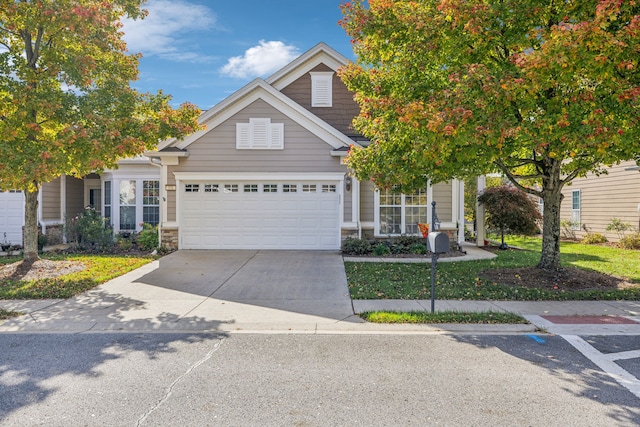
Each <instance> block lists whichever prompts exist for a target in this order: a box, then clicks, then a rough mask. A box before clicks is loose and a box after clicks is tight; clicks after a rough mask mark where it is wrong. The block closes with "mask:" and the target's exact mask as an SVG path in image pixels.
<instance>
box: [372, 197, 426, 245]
mask: <svg viewBox="0 0 640 427" xmlns="http://www.w3.org/2000/svg"><path fill="white" fill-rule="evenodd" d="M377 193H378V209H377V216H378V221H377V222H378V230H377V231H378V233H377V234H379V235H400V234H419V229H418V223H424V222H427V192H426V190H424V189H421V190H418V191H417V192H416V193H413V194H400V193H394V192H393V189H388V190H384V189H383V190H379V191H378V192H377Z"/></svg>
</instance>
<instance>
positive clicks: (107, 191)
mask: <svg viewBox="0 0 640 427" xmlns="http://www.w3.org/2000/svg"><path fill="white" fill-rule="evenodd" d="M104 217H105V218H111V181H105V182H104Z"/></svg>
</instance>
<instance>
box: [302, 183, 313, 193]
mask: <svg viewBox="0 0 640 427" xmlns="http://www.w3.org/2000/svg"><path fill="white" fill-rule="evenodd" d="M302 192H303V193H315V192H316V185H315V184H302Z"/></svg>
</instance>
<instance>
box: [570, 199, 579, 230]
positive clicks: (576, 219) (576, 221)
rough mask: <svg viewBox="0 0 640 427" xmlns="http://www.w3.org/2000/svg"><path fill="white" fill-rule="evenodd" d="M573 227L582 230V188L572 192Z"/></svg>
mask: <svg viewBox="0 0 640 427" xmlns="http://www.w3.org/2000/svg"><path fill="white" fill-rule="evenodd" d="M571 229H572V230H580V190H573V191H572V192H571Z"/></svg>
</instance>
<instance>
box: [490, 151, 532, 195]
mask: <svg viewBox="0 0 640 427" xmlns="http://www.w3.org/2000/svg"><path fill="white" fill-rule="evenodd" d="M495 163H496V165H497V166H498V168H499V169H500V170H502V172H503V173H504V174H505V175H506V176H507V178H508V179H509V181H511V183H512V184H513V185H515V186H516V187H517V188H519V189H520V190H522V191H524V192H525V193H529V194H533V195H534V196H538V197H542V192H540V191H538V190H534V189H533V188H529V187H525V186H524V185H522V184H520V183H519V182H518V177H517V176H516V175H514V174H513V173H511V171H510V170H509V168H508V167H507V166H506V165H505V164H504V163H503V162H502V160H496V162H495Z"/></svg>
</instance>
